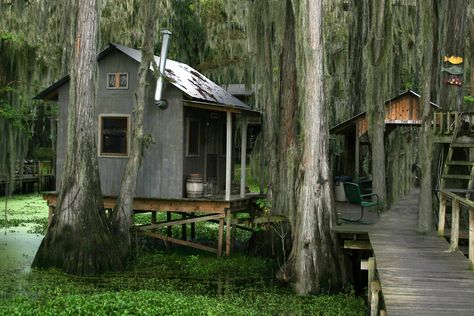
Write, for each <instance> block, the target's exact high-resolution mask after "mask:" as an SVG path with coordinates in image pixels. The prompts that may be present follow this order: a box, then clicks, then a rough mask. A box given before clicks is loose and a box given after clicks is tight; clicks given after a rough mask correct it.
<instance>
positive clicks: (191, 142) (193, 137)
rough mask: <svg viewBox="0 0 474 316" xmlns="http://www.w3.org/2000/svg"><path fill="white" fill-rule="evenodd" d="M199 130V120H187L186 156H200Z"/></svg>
mask: <svg viewBox="0 0 474 316" xmlns="http://www.w3.org/2000/svg"><path fill="white" fill-rule="evenodd" d="M199 129H200V124H199V121H198V120H196V119H191V118H188V119H187V120H186V139H187V142H186V156H199V134H200V133H199Z"/></svg>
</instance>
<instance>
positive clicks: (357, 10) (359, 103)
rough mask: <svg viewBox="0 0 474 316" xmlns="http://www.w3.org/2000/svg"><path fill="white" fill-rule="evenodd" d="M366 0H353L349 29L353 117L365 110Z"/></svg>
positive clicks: (350, 91)
mask: <svg viewBox="0 0 474 316" xmlns="http://www.w3.org/2000/svg"><path fill="white" fill-rule="evenodd" d="M365 6H366V4H365V3H364V1H359V0H353V1H352V5H351V7H352V22H351V25H350V31H349V55H348V57H349V58H348V69H349V71H350V76H349V98H348V106H350V107H351V117H352V116H353V115H356V114H359V113H360V112H362V111H363V110H364V108H363V104H364V93H363V92H364V88H365V84H366V83H365V76H364V71H361V70H362V69H363V68H364V67H363V52H364V43H365V42H366V41H367V22H366V21H365V20H366V18H367V16H366V14H365V13H366V12H365V11H366V10H364V7H365Z"/></svg>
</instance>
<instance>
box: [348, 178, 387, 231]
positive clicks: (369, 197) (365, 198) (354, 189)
mask: <svg viewBox="0 0 474 316" xmlns="http://www.w3.org/2000/svg"><path fill="white" fill-rule="evenodd" d="M343 185H344V192H345V193H346V198H347V200H348V201H349V203H351V204H357V205H360V217H359V218H358V219H348V218H343V219H344V220H349V221H354V222H360V221H361V220H362V218H363V217H364V208H366V207H372V206H375V207H376V208H377V214H378V208H379V196H378V195H377V193H368V194H362V193H361V191H360V187H359V184H357V183H354V182H344V183H343ZM374 196H375V201H374V200H373V197H374Z"/></svg>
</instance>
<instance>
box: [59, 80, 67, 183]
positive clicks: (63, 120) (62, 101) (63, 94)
mask: <svg viewBox="0 0 474 316" xmlns="http://www.w3.org/2000/svg"><path fill="white" fill-rule="evenodd" d="M68 104H69V82H68V83H66V84H64V85H63V86H61V87H60V88H59V89H58V130H57V139H56V190H57V191H59V188H60V186H61V180H62V176H63V168H64V158H65V157H66V144H67V115H68V110H67V107H68Z"/></svg>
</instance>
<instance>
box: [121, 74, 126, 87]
mask: <svg viewBox="0 0 474 316" xmlns="http://www.w3.org/2000/svg"><path fill="white" fill-rule="evenodd" d="M119 78H120V82H119V87H120V88H126V87H128V74H120V76H119Z"/></svg>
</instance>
